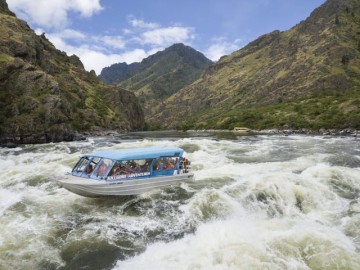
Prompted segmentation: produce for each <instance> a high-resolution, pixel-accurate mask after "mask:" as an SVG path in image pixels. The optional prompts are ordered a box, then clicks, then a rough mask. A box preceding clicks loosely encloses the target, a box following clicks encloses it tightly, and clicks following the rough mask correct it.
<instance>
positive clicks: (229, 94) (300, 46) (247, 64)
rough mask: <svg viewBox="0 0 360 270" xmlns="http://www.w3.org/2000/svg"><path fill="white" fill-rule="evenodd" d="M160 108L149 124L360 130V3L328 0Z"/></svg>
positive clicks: (217, 67)
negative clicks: (303, 18)
mask: <svg viewBox="0 0 360 270" xmlns="http://www.w3.org/2000/svg"><path fill="white" fill-rule="evenodd" d="M179 108H181V110H179ZM154 110H155V111H156V113H154V114H153V116H152V117H151V119H149V121H150V122H151V123H152V124H154V125H157V126H161V127H163V128H175V127H176V128H184V129H186V128H225V129H232V128H233V127H234V126H247V127H250V128H261V129H264V128H274V127H276V128H282V127H289V128H312V129H319V128H347V127H349V128H360V1H359V0H328V1H327V2H326V3H324V4H323V5H322V6H321V7H319V8H317V9H316V10H314V11H313V13H312V14H311V16H310V17H309V18H307V19H306V20H305V21H302V22H301V23H299V24H298V25H296V26H294V27H293V28H292V29H290V30H288V31H284V32H280V31H274V32H272V33H270V34H267V35H264V36H261V37H259V38H258V39H256V40H255V41H253V42H251V43H249V44H248V45H247V46H246V47H244V48H242V49H240V50H238V51H236V52H234V53H232V54H231V55H229V56H226V57H223V58H222V59H220V60H219V61H218V62H217V63H216V64H214V65H212V66H211V67H209V68H208V69H207V70H206V71H205V72H204V74H203V75H202V77H201V78H200V79H199V80H198V81H196V82H194V83H193V84H191V85H189V86H187V87H184V88H183V89H181V90H180V91H179V92H177V93H176V94H174V95H172V96H171V97H169V98H168V99H166V100H165V101H164V102H163V103H162V104H161V105H159V106H158V107H157V108H155V109H154Z"/></svg>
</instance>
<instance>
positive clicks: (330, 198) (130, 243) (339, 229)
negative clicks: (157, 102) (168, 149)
mask: <svg viewBox="0 0 360 270" xmlns="http://www.w3.org/2000/svg"><path fill="white" fill-rule="evenodd" d="M163 145H166V146H176V147H181V148H183V149H185V151H186V153H187V157H188V158H189V159H190V160H191V161H192V171H193V172H194V174H195V181H194V182H193V183H187V184H181V185H179V186H171V187H168V188H166V189H161V190H154V191H151V192H148V193H145V194H143V195H141V196H129V197H115V198H85V197H81V196H78V195H76V194H72V193H70V192H69V191H67V190H65V189H63V188H60V187H59V186H58V185H57V184H56V182H55V179H57V178H61V177H62V176H63V175H64V174H65V173H66V172H68V171H70V170H71V168H72V166H73V165H74V164H75V163H76V161H77V160H78V158H79V156H81V155H82V154H84V153H88V152H91V151H93V150H99V149H102V150H107V149H122V148H132V147H144V146H163ZM0 170H1V174H0V269H1V270H7V269H114V270H120V269H121V270H123V269H131V270H137V269H139V270H140V269H141V270H143V269H149V270H151V269H154V270H155V269H156V270H165V269H166V270H168V269H172V270H175V269H178V270H186V269H188V270H195V269H196V270H202V269H203V270H209V269H217V270H228V269H271V270H274V269H304V270H305V269H354V270H355V269H360V139H359V138H351V137H343V138H340V137H323V136H298V135H293V136H278V135H272V136H267V135H262V136H237V135H236V134H234V133H206V132H202V133H199V132H197V133H195V132H194V133H186V132H179V133H170V132H167V133H134V134H126V135H122V136H111V137H91V138H88V139H87V140H86V141H81V142H62V143H51V144H43V145H23V146H19V147H17V148H14V149H6V148H1V149H0Z"/></svg>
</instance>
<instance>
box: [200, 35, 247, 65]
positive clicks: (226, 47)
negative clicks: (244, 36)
mask: <svg viewBox="0 0 360 270" xmlns="http://www.w3.org/2000/svg"><path fill="white" fill-rule="evenodd" d="M242 46H243V41H242V40H241V39H237V40H234V41H233V42H229V41H226V40H225V39H223V38H217V39H215V40H214V43H213V44H212V45H210V46H209V48H208V49H207V50H206V51H205V53H204V54H205V55H206V57H208V58H209V59H211V60H213V61H217V60H219V59H220V57H221V56H224V55H228V54H230V53H232V52H234V51H236V50H239V49H240V48H241V47H242Z"/></svg>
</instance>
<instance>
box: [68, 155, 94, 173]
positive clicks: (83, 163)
mask: <svg viewBox="0 0 360 270" xmlns="http://www.w3.org/2000/svg"><path fill="white" fill-rule="evenodd" d="M89 160H90V158H89V157H82V158H81V159H80V160H79V161H78V163H76V165H75V167H74V168H73V170H72V172H83V171H84V169H85V167H86V165H88V163H89Z"/></svg>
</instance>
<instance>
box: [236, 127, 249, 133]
mask: <svg viewBox="0 0 360 270" xmlns="http://www.w3.org/2000/svg"><path fill="white" fill-rule="evenodd" d="M234 131H235V132H239V133H250V132H251V129H249V128H246V127H234Z"/></svg>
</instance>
